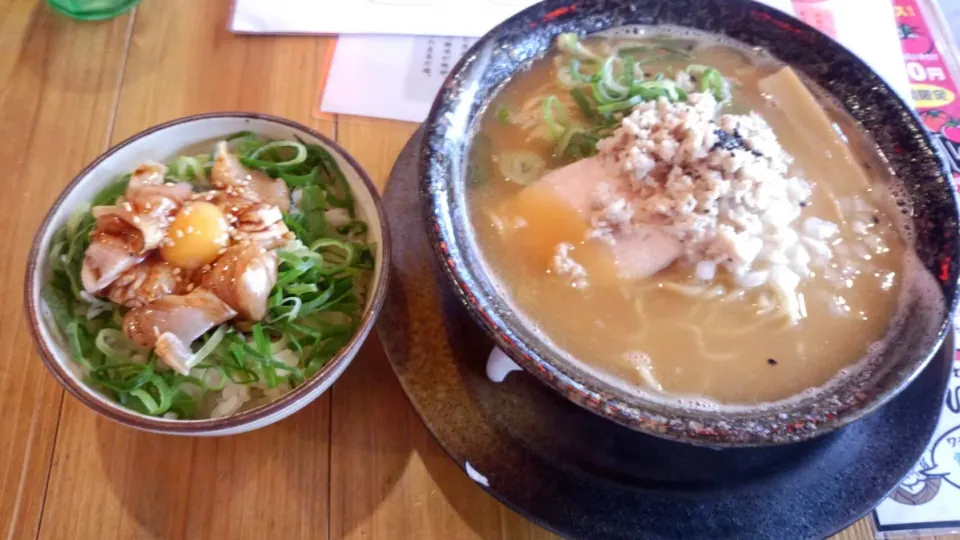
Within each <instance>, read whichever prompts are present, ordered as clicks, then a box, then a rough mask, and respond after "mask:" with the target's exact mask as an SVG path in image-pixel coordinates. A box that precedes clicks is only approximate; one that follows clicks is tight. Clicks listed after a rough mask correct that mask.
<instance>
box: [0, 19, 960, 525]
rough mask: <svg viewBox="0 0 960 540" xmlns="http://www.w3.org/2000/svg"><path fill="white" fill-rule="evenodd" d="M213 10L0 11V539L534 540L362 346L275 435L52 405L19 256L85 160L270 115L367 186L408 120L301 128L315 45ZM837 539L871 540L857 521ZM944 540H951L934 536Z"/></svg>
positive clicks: (321, 42) (58, 398)
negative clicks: (295, 127) (446, 448)
mask: <svg viewBox="0 0 960 540" xmlns="http://www.w3.org/2000/svg"><path fill="white" fill-rule="evenodd" d="M229 7H230V2H229V1H228V0H219V1H217V0H144V2H143V3H142V5H141V6H140V7H139V8H137V9H136V10H135V11H133V12H130V13H127V14H124V15H123V16H120V17H118V18H116V19H114V20H111V21H106V22H99V23H79V22H75V21H72V20H69V19H66V18H64V17H61V16H59V15H57V14H55V13H52V12H51V11H50V10H49V9H48V8H47V7H46V5H45V4H44V3H43V2H42V1H41V0H0V167H2V168H0V174H2V176H0V183H2V184H0V185H2V186H3V191H2V194H0V231H2V234H0V284H2V289H0V290H2V293H0V294H2V298H0V411H2V412H3V413H2V414H3V416H2V420H0V534H2V537H3V538H7V539H21V538H36V537H39V538H50V539H57V540H59V539H75V538H76V539H87V538H97V539H103V538H198V539H200V538H202V539H206V538H277V539H295V538H333V539H340V538H352V539H356V538H382V539H390V540H393V539H408V538H409V539H432V538H436V539H442V540H452V539H458V538H483V539H495V538H504V539H511V540H522V539H545V538H552V535H551V534H549V533H547V532H545V531H544V530H542V529H540V528H538V527H536V526H535V525H532V524H531V523H529V522H527V521H526V520H525V519H523V518H522V517H520V516H518V515H516V514H514V513H513V512H511V511H510V510H508V509H506V508H505V507H503V506H502V505H500V504H499V503H498V502H496V501H495V500H494V499H493V498H492V497H490V496H488V495H487V494H485V493H484V492H483V491H482V490H481V489H480V488H479V487H477V485H475V484H474V483H473V482H472V481H471V480H469V479H468V478H467V477H466V476H465V475H464V474H463V473H462V472H461V471H460V470H459V469H458V468H457V467H456V466H455V465H454V463H453V462H452V461H451V460H449V459H448V458H447V457H446V455H445V454H444V453H443V452H442V451H441V450H440V448H439V447H438V446H437V445H436V443H434V441H433V440H432V439H431V437H430V435H429V434H428V433H427V432H426V431H425V430H424V428H423V426H422V425H421V423H420V420H419V419H418V418H417V416H416V415H415V413H414V412H413V409H412V408H411V407H410V405H409V404H408V402H407V400H406V398H405V397H404V395H403V393H402V391H401V390H400V387H399V385H398V384H397V381H396V379H395V378H394V375H393V372H392V371H391V369H390V366H389V365H388V364H387V361H386V358H385V357H384V353H383V350H382V347H381V346H380V344H379V342H378V341H377V340H376V338H371V339H370V340H369V342H368V343H367V344H366V346H365V347H364V349H363V350H362V352H361V353H360V355H359V356H358V357H357V358H356V360H355V361H354V363H353V365H352V366H351V368H350V369H349V370H348V371H347V372H346V374H345V375H344V376H343V377H342V378H341V379H340V380H339V381H338V382H337V383H336V385H335V386H334V387H333V388H332V389H331V390H330V391H328V392H327V393H326V394H325V395H323V396H322V397H321V398H320V399H318V400H317V401H316V402H315V403H313V404H312V405H310V406H309V407H307V408H306V409H304V410H303V411H301V412H300V413H298V414H296V415H294V416H293V417H292V418H289V419H287V420H285V421H283V422H280V423H279V424H276V425H273V426H270V427H268V428H266V429H262V430H259V431H256V432H254V433H248V434H245V435H239V436H234V437H228V438H218V439H187V438H175V437H161V436H157V435H150V434H147V433H140V432H137V431H134V430H132V429H129V428H125V427H122V426H119V425H115V424H113V423H111V422H109V421H107V420H105V419H103V418H100V417H99V416H97V415H96V414H94V413H93V412H91V411H89V410H87V409H86V408H85V407H83V406H82V405H81V404H80V403H79V402H78V401H77V400H75V399H73V398H72V397H70V396H65V395H64V392H63V390H62V389H61V388H60V386H59V385H58V384H57V383H56V381H54V379H53V377H52V376H51V375H50V374H49V373H47V371H46V370H45V369H44V368H43V366H42V364H41V361H40V359H39V358H38V356H37V354H36V353H35V352H34V347H33V343H32V342H31V339H30V336H29V333H28V331H27V327H26V322H25V320H24V318H23V314H22V313H23V307H22V304H21V302H22V300H21V297H22V283H23V275H24V268H25V264H26V257H27V251H28V249H29V247H30V243H31V240H32V238H33V234H34V231H35V230H36V228H37V226H38V224H39V223H40V220H41V219H42V217H43V215H44V213H45V212H46V210H47V208H48V206H49V205H50V204H51V203H52V202H53V200H54V198H55V197H56V196H57V194H58V193H59V192H60V190H61V189H62V188H63V186H64V185H66V183H67V182H69V181H70V179H71V178H72V177H73V176H74V175H75V174H76V173H77V172H78V171H79V170H80V169H81V168H82V167H84V166H85V165H86V164H87V163H88V162H90V161H91V160H93V159H94V158H95V157H96V156H97V155H98V154H100V153H101V152H103V151H104V150H106V149H107V147H108V146H110V145H113V144H115V143H117V142H119V141H121V140H123V139H125V138H126V137H129V136H130V135H133V134H134V133H136V132H138V131H140V130H142V129H144V128H146V127H148V126H151V125H154V124H157V123H160V122H164V121H166V120H170V119H173V118H176V117H179V116H184V115H188V114H195V113H202V112H208V111H218V110H244V111H257V112H266V113H272V114H276V115H280V116H284V117H287V118H292V119H294V120H297V121H299V122H303V123H305V124H308V125H311V126H313V127H315V128H317V129H319V130H321V131H323V132H325V133H327V134H329V135H331V136H334V137H336V139H337V141H339V142H340V144H342V145H343V146H344V147H345V148H346V149H347V150H348V151H350V152H352V153H353V154H354V155H355V156H356V157H357V159H358V160H359V161H360V163H361V164H363V166H364V167H366V169H367V170H368V171H369V172H370V175H371V176H372V177H373V178H374V180H375V181H377V182H379V183H380V185H381V187H382V186H383V183H384V182H385V181H386V178H387V175H388V173H389V171H390V168H391V166H392V164H393V161H394V159H395V157H396V155H397V154H398V153H399V151H400V149H401V148H402V147H403V144H404V143H405V142H406V140H407V138H408V137H409V136H410V135H411V134H412V133H413V130H414V127H415V126H414V125H412V124H404V123H397V122H389V121H378V120H366V119H348V118H339V119H334V120H316V119H314V118H313V117H312V115H311V111H312V110H313V108H314V107H315V106H316V103H317V84H318V83H317V82H318V80H319V79H320V77H321V75H322V73H321V66H322V65H323V59H324V58H325V55H326V54H327V53H328V52H329V50H330V47H331V46H332V40H331V39H327V38H318V37H243V36H235V35H232V34H230V33H229V32H227V30H226V26H227V14H228V11H229ZM840 538H845V539H848V540H854V539H856V540H867V539H870V538H873V531H872V529H871V525H870V524H869V523H868V522H867V521H866V520H864V521H861V522H860V523H858V524H856V525H855V526H854V527H852V528H850V529H849V530H847V531H845V532H844V533H843V534H841V535H840ZM953 538H954V539H958V538H960V536H958V537H953Z"/></svg>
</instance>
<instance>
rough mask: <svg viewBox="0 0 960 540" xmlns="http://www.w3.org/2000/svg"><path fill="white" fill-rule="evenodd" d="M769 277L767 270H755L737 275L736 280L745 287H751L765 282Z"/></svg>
mask: <svg viewBox="0 0 960 540" xmlns="http://www.w3.org/2000/svg"><path fill="white" fill-rule="evenodd" d="M769 277H770V271H769V270H757V271H754V272H748V273H746V274H744V275H742V276H737V282H738V283H740V285H741V286H743V288H745V289H753V288H756V287H759V286H761V285H763V284H764V283H766V282H767V279H769Z"/></svg>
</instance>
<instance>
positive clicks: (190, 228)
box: [187, 225, 199, 234]
mask: <svg viewBox="0 0 960 540" xmlns="http://www.w3.org/2000/svg"><path fill="white" fill-rule="evenodd" d="M195 231H196V229H194V228H193V225H187V234H193V233H194V232H195ZM196 232H199V231H196Z"/></svg>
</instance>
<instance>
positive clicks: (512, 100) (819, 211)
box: [470, 36, 911, 404]
mask: <svg viewBox="0 0 960 540" xmlns="http://www.w3.org/2000/svg"><path fill="white" fill-rule="evenodd" d="M559 44H560V47H558V48H557V49H556V50H554V51H553V52H551V53H550V54H549V55H547V56H546V57H545V58H543V59H539V60H537V61H535V62H534V63H533V64H532V65H531V66H530V67H529V69H528V70H526V71H524V72H522V73H521V74H519V75H517V76H516V77H514V79H513V80H511V81H510V82H509V83H508V84H507V85H506V86H505V87H504V88H502V89H501V91H500V92H499V93H498V95H497V97H496V99H495V100H494V102H493V103H492V104H491V105H490V107H489V108H488V110H487V112H486V113H485V117H484V118H483V121H482V125H481V128H480V133H479V135H478V137H477V139H476V141H477V142H476V143H475V145H474V150H473V155H472V160H471V166H472V167H471V168H472V171H471V174H472V175H473V176H472V181H473V186H472V188H471V192H470V205H471V216H472V220H473V223H474V226H475V229H476V234H477V242H478V244H479V245H480V246H481V249H482V251H483V254H484V256H485V258H486V259H487V261H488V263H489V265H490V267H491V268H492V269H493V270H494V271H495V272H496V274H497V275H498V276H499V278H500V280H501V281H502V284H503V285H504V288H505V289H506V290H507V291H508V292H509V295H510V296H511V297H512V299H513V300H514V301H515V303H516V305H517V306H518V307H519V308H520V309H521V310H522V311H523V312H524V313H525V314H526V315H527V316H528V317H529V319H530V320H531V321H532V323H533V324H535V325H536V327H537V328H538V329H539V330H540V331H542V333H543V334H544V335H545V336H547V337H548V338H549V339H551V340H552V341H553V342H554V343H556V344H557V345H559V346H560V347H561V348H563V349H564V350H565V351H567V352H568V353H569V355H570V356H571V357H572V358H575V359H576V361H578V362H581V363H583V364H584V365H585V366H587V367H589V368H593V370H594V371H598V372H601V373H603V374H605V375H606V376H608V377H609V378H611V379H612V380H614V381H615V382H617V383H618V384H620V385H621V386H626V387H628V388H631V389H636V390H637V391H641V392H645V393H649V394H656V395H661V396H670V397H689V398H694V399H697V400H698V401H700V402H703V401H708V402H712V403H718V404H758V403H764V402H771V401H777V400H782V399H786V398H789V397H791V396H795V395H797V394H800V393H802V392H803V391H804V390H807V389H810V388H814V387H818V386H820V385H823V384H824V383H826V382H827V381H829V380H830V379H831V378H832V377H834V376H836V375H837V374H838V373H840V372H841V371H842V370H843V369H844V368H847V367H850V366H852V365H854V364H856V363H857V362H858V360H860V359H862V358H864V356H865V355H866V354H867V352H868V348H869V347H870V346H871V344H873V343H875V342H877V341H878V340H881V339H882V338H883V336H884V335H885V333H886V332H887V330H888V328H889V327H890V326H891V325H892V324H893V321H894V319H895V313H896V312H897V306H898V303H899V300H900V296H901V294H900V291H901V285H902V282H903V279H904V269H905V265H906V263H905V261H907V260H910V256H911V251H910V248H909V246H908V245H907V243H906V242H905V239H904V233H903V232H902V231H901V227H900V225H899V224H898V220H899V219H900V214H899V212H898V211H897V210H896V206H895V205H894V204H892V196H891V194H890V185H891V183H892V181H893V179H892V178H891V177H890V173H889V171H888V169H887V168H886V167H885V163H884V161H883V159H882V156H881V155H880V154H879V152H878V151H876V150H875V149H874V147H873V146H872V145H871V143H870V141H869V140H867V139H866V138H865V137H864V136H863V135H862V134H861V133H860V132H859V131H858V130H857V129H856V128H855V126H854V124H853V122H852V121H851V120H850V119H849V118H847V117H846V116H845V115H843V114H841V113H840V112H839V111H838V110H837V108H836V107H834V106H832V105H831V104H830V103H828V102H827V101H825V100H823V99H819V98H814V96H815V95H819V94H817V93H815V92H812V91H811V90H809V89H808V88H806V86H805V85H804V83H802V82H801V81H800V79H799V78H797V77H796V75H795V74H794V73H793V72H792V71H790V70H789V68H785V67H784V66H783V65H781V64H779V63H777V62H775V61H773V60H771V59H770V58H769V57H767V56H764V55H761V54H758V53H754V52H749V51H748V52H745V51H744V50H741V49H738V48H733V47H730V46H728V45H722V44H716V43H708V42H704V41H699V42H693V41H678V40H670V41H664V40H649V39H647V40H641V41H636V40H634V41H624V40H620V39H607V38H604V39H590V40H586V41H582V42H581V41H578V40H577V39H576V38H575V37H573V36H563V37H561V40H560V43H559Z"/></svg>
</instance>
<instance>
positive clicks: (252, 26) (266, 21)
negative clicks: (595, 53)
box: [230, 0, 537, 37]
mask: <svg viewBox="0 0 960 540" xmlns="http://www.w3.org/2000/svg"><path fill="white" fill-rule="evenodd" d="M536 2H537V0H350V1H348V2H344V1H342V0H236V3H235V5H234V13H233V18H232V20H231V22H230V29H231V30H232V31H234V32H240V33H271V34H280V33H292V34H398V35H418V36H421V35H427V36H430V35H450V36H473V37H478V36H482V35H483V34H485V33H486V32H487V30H489V29H491V28H493V27H494V26H495V25H496V24H497V23H499V22H500V21H502V20H504V19H506V18H508V17H510V16H511V15H513V14H515V13H517V12H518V11H520V10H522V9H524V8H526V7H529V6H531V5H533V4H535V3H536Z"/></svg>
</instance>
